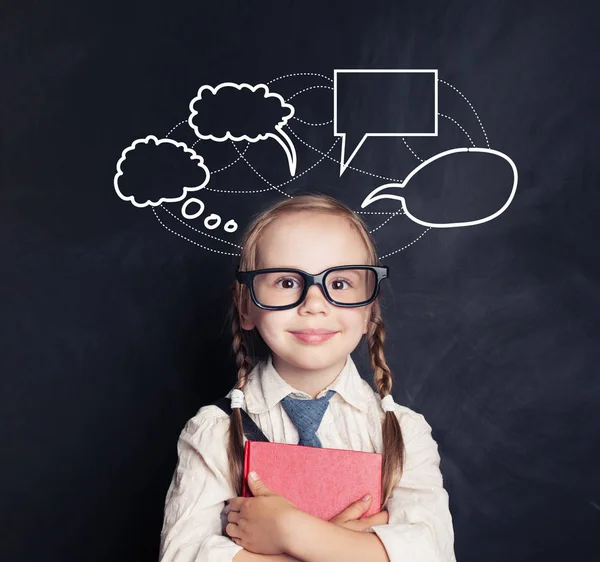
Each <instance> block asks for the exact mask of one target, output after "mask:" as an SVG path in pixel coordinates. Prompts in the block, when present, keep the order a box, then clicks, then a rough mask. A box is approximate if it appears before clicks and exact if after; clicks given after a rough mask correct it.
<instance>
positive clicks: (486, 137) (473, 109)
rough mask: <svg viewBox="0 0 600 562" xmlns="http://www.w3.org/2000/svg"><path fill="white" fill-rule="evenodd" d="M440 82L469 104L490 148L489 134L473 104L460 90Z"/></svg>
mask: <svg viewBox="0 0 600 562" xmlns="http://www.w3.org/2000/svg"><path fill="white" fill-rule="evenodd" d="M438 82H441V83H442V84H445V85H446V86H449V87H450V88H452V89H453V90H454V91H455V92H456V93H457V94H458V95H459V96H461V97H462V98H463V99H464V100H465V101H466V102H467V103H468V104H469V107H470V108H471V111H473V113H474V114H475V117H476V118H477V122H478V123H479V126H480V127H481V130H482V131H483V135H484V136H485V143H486V144H487V147H488V148H490V141H489V140H488V136H487V133H486V132H485V129H484V127H483V123H482V122H481V119H479V115H477V112H476V111H475V108H474V107H473V104H471V102H470V101H469V100H468V99H467V97H466V96H465V95H464V94H463V93H462V92H461V91H460V90H459V89H458V88H455V87H454V86H453V85H452V84H450V83H449V82H446V81H445V80H442V79H441V78H438Z"/></svg>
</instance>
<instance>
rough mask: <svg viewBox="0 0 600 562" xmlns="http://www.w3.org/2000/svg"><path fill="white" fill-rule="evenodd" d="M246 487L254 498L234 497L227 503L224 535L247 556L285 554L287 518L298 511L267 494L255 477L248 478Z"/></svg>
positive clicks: (293, 506) (289, 504)
mask: <svg viewBox="0 0 600 562" xmlns="http://www.w3.org/2000/svg"><path fill="white" fill-rule="evenodd" d="M250 474H252V473H250ZM248 486H249V487H250V491H251V492H252V494H253V495H254V497H253V498H242V497H238V498H233V499H232V500H231V501H230V502H229V507H230V511H229V514H228V515H227V520H228V521H229V523H228V524H227V527H225V532H226V533H227V534H228V535H229V537H231V540H232V541H233V542H234V543H235V544H237V545H239V546H241V547H243V548H245V549H246V550H249V551H250V552H254V553H256V554H283V553H285V550H284V544H286V539H287V534H288V526H287V521H288V519H289V517H288V515H289V514H290V513H291V512H293V511H297V510H298V508H297V507H296V506H295V505H294V504H293V503H292V502H291V501H289V500H287V499H286V498H284V497H283V496H280V495H279V494H276V493H275V492H273V491H272V490H269V488H267V486H265V484H264V482H262V480H260V478H258V477H257V479H256V480H252V477H251V476H250V475H248Z"/></svg>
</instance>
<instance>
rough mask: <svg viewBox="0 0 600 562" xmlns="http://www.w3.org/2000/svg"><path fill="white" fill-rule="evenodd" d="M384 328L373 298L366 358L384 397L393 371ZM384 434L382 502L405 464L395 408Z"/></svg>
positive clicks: (387, 416) (386, 423)
mask: <svg viewBox="0 0 600 562" xmlns="http://www.w3.org/2000/svg"><path fill="white" fill-rule="evenodd" d="M384 340H385V328H384V324H383V318H382V317H381V308H380V304H379V302H378V301H377V302H375V303H374V305H373V310H372V314H371V322H370V324H369V328H368V331H367V345H368V348H369V359H370V361H371V367H372V369H373V378H374V382H375V387H376V388H377V392H378V393H379V396H380V397H381V398H383V397H384V396H387V395H388V394H391V393H392V382H393V381H392V374H391V372H390V368H389V366H388V364H387V361H386V360H385V355H384V352H383V342H384ZM381 433H382V438H383V458H382V466H381V488H382V491H381V494H382V498H381V505H382V506H383V505H385V503H386V502H387V500H388V498H389V497H390V495H391V493H392V490H393V488H394V486H395V485H396V482H397V481H398V480H399V479H400V476H401V474H402V469H403V466H404V439H403V438H402V431H401V430H400V424H399V423H398V418H397V417H396V413H395V412H386V413H385V418H384V420H383V425H382V429H381Z"/></svg>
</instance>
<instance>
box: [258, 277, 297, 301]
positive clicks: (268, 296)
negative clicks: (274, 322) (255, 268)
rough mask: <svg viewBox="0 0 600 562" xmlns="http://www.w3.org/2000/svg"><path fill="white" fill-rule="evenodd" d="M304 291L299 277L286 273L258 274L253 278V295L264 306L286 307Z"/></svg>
mask: <svg viewBox="0 0 600 562" xmlns="http://www.w3.org/2000/svg"><path fill="white" fill-rule="evenodd" d="M303 289H304V280H303V279H302V276H301V275H298V274H297V273H292V272H288V271H272V272H269V273H259V274H258V275H256V276H255V277H254V294H255V295H256V298H257V300H258V302H259V303H261V304H262V305H264V306H286V305H289V304H294V303H296V302H298V300H299V299H300V295H302V290H303Z"/></svg>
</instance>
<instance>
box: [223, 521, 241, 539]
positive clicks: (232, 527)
mask: <svg viewBox="0 0 600 562" xmlns="http://www.w3.org/2000/svg"><path fill="white" fill-rule="evenodd" d="M225 532H226V533H227V535H228V536H229V537H230V538H232V539H239V538H240V528H239V527H238V525H237V524H236V523H227V527H225Z"/></svg>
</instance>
